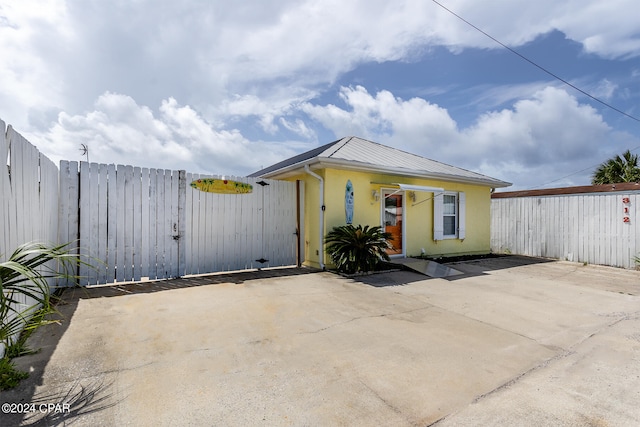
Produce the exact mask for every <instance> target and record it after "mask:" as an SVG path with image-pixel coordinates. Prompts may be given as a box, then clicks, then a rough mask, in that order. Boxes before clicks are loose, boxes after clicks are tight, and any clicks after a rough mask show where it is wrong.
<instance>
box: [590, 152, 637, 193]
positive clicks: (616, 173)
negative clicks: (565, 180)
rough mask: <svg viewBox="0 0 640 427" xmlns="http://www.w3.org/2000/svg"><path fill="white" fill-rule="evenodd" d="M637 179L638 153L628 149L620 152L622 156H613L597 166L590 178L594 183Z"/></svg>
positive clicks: (612, 182)
mask: <svg viewBox="0 0 640 427" xmlns="http://www.w3.org/2000/svg"><path fill="white" fill-rule="evenodd" d="M637 181H640V167H639V166H638V155H637V154H631V151H629V150H627V151H625V152H624V153H622V157H620V156H615V157H613V158H611V159H609V160H607V161H605V162H604V163H602V164H601V165H600V166H598V168H597V169H596V171H595V172H594V173H593V177H592V179H591V183H592V184H594V185H597V184H616V183H618V182H637Z"/></svg>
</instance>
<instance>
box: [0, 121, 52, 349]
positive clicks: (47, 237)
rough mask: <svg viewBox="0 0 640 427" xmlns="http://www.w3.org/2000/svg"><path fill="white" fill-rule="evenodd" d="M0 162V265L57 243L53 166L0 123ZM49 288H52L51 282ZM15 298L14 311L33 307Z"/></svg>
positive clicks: (30, 302)
mask: <svg viewBox="0 0 640 427" xmlns="http://www.w3.org/2000/svg"><path fill="white" fill-rule="evenodd" d="M0 161H1V162H2V163H1V165H0V221H1V224H0V261H5V260H7V259H8V258H9V256H10V255H11V253H12V252H13V251H14V250H15V249H16V248H17V247H18V246H20V245H22V244H24V243H28V242H33V241H37V242H41V243H45V244H55V243H58V213H59V211H58V198H59V191H58V175H59V174H58V168H57V167H56V165H55V164H54V163H53V162H52V161H51V160H49V159H48V158H47V157H45V156H44V155H42V154H41V153H40V152H39V151H38V150H37V149H36V147H34V146H33V145H32V144H31V143H29V142H28V141H27V140H26V139H25V138H24V137H22V135H20V134H19V133H18V132H16V131H15V130H14V129H13V128H12V127H11V126H6V125H5V123H4V122H3V121H2V120H0ZM50 267H52V268H53V267H55V266H53V265H51V266H50ZM49 284H50V285H51V286H55V285H56V283H54V282H53V280H51V281H50V282H49ZM16 298H17V299H18V300H19V301H20V306H14V307H13V308H15V309H16V310H17V311H23V310H25V309H27V308H28V307H31V306H32V305H34V304H35V303H36V301H35V300H33V299H31V298H26V297H23V296H17V297H16ZM8 313H9V314H8V315H9V316H13V315H12V314H10V313H11V312H8ZM3 354H4V345H3V344H0V356H2V355H3Z"/></svg>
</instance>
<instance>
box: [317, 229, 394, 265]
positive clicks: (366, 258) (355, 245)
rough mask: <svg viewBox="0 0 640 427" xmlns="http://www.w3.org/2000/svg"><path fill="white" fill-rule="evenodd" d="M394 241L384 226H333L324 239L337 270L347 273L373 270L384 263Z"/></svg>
mask: <svg viewBox="0 0 640 427" xmlns="http://www.w3.org/2000/svg"><path fill="white" fill-rule="evenodd" d="M389 240H392V237H391V233H386V232H384V231H383V229H382V227H380V226H375V227H369V226H368V225H365V226H364V227H362V225H358V226H357V227H354V226H353V225H343V226H340V227H334V228H333V230H331V231H330V232H329V233H328V234H327V235H326V237H325V242H326V244H327V249H326V251H327V254H328V255H329V257H330V258H331V261H332V262H333V264H334V265H335V266H336V268H337V269H338V271H340V272H342V273H347V274H353V273H359V272H366V271H373V270H375V269H376V267H377V266H378V264H379V263H380V262H382V261H389V255H387V253H386V252H385V251H386V249H388V248H389V247H390V246H389Z"/></svg>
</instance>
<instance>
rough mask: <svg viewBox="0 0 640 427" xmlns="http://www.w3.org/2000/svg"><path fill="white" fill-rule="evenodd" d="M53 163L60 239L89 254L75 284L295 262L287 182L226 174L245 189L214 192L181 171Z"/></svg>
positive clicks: (292, 194) (292, 200)
mask: <svg viewBox="0 0 640 427" xmlns="http://www.w3.org/2000/svg"><path fill="white" fill-rule="evenodd" d="M60 171H61V181H60V186H61V205H60V206H61V207H60V213H61V219H62V221H61V225H60V230H61V231H60V232H61V235H65V236H66V239H63V240H66V241H69V240H75V239H78V240H79V242H80V248H81V249H80V250H81V253H82V254H83V255H86V256H88V257H89V258H90V259H95V260H97V262H94V264H95V265H96V267H97V268H96V269H90V268H85V267H83V268H82V269H81V270H80V276H81V281H80V283H81V284H83V285H86V284H103V283H113V282H114V281H115V282H123V281H132V280H134V281H138V280H141V279H143V278H149V279H163V278H170V277H179V276H184V275H188V274H203V273H212V272H217V271H230V270H242V269H248V268H260V267H274V266H283V265H294V264H296V261H297V260H296V243H297V238H296V235H295V232H296V227H297V217H296V185H295V183H291V182H283V181H273V180H264V181H262V182H263V183H264V184H266V185H260V184H258V181H259V180H257V179H254V178H236V177H229V178H228V179H233V180H236V181H242V182H245V183H249V184H251V185H252V186H253V192H252V193H249V194H215V193H205V192H202V191H199V190H197V189H194V188H192V187H191V186H190V185H189V184H190V183H191V182H192V181H194V180H197V179H199V178H202V177H204V176H201V175H198V174H187V173H185V172H184V171H171V170H159V169H147V168H139V167H132V166H122V165H118V166H116V165H104V164H96V163H91V164H89V163H86V162H81V163H80V165H79V169H78V163H77V162H66V161H63V162H61V164H60ZM78 171H79V173H78ZM207 177H211V176H207ZM74 194H76V195H77V194H79V197H77V196H76V197H74ZM63 222H64V223H63ZM261 261H262V262H261Z"/></svg>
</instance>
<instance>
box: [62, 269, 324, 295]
mask: <svg viewBox="0 0 640 427" xmlns="http://www.w3.org/2000/svg"><path fill="white" fill-rule="evenodd" d="M319 271H320V270H318V269H313V268H308V267H287V268H271V269H263V270H251V271H237V272H227V273H213V274H207V275H200V276H186V277H181V278H176V279H167V280H149V281H144V282H135V283H126V284H113V285H102V286H94V287H88V288H74V289H73V290H74V291H75V292H78V297H79V298H101V297H116V296H121V295H130V294H145V293H150V292H160V291H168V290H171V289H182V288H189V287H192V286H204V285H216V284H221V283H235V284H240V283H244V282H245V281H247V280H257V279H270V278H273V277H289V276H298V275H301V274H310V273H317V272H319Z"/></svg>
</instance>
